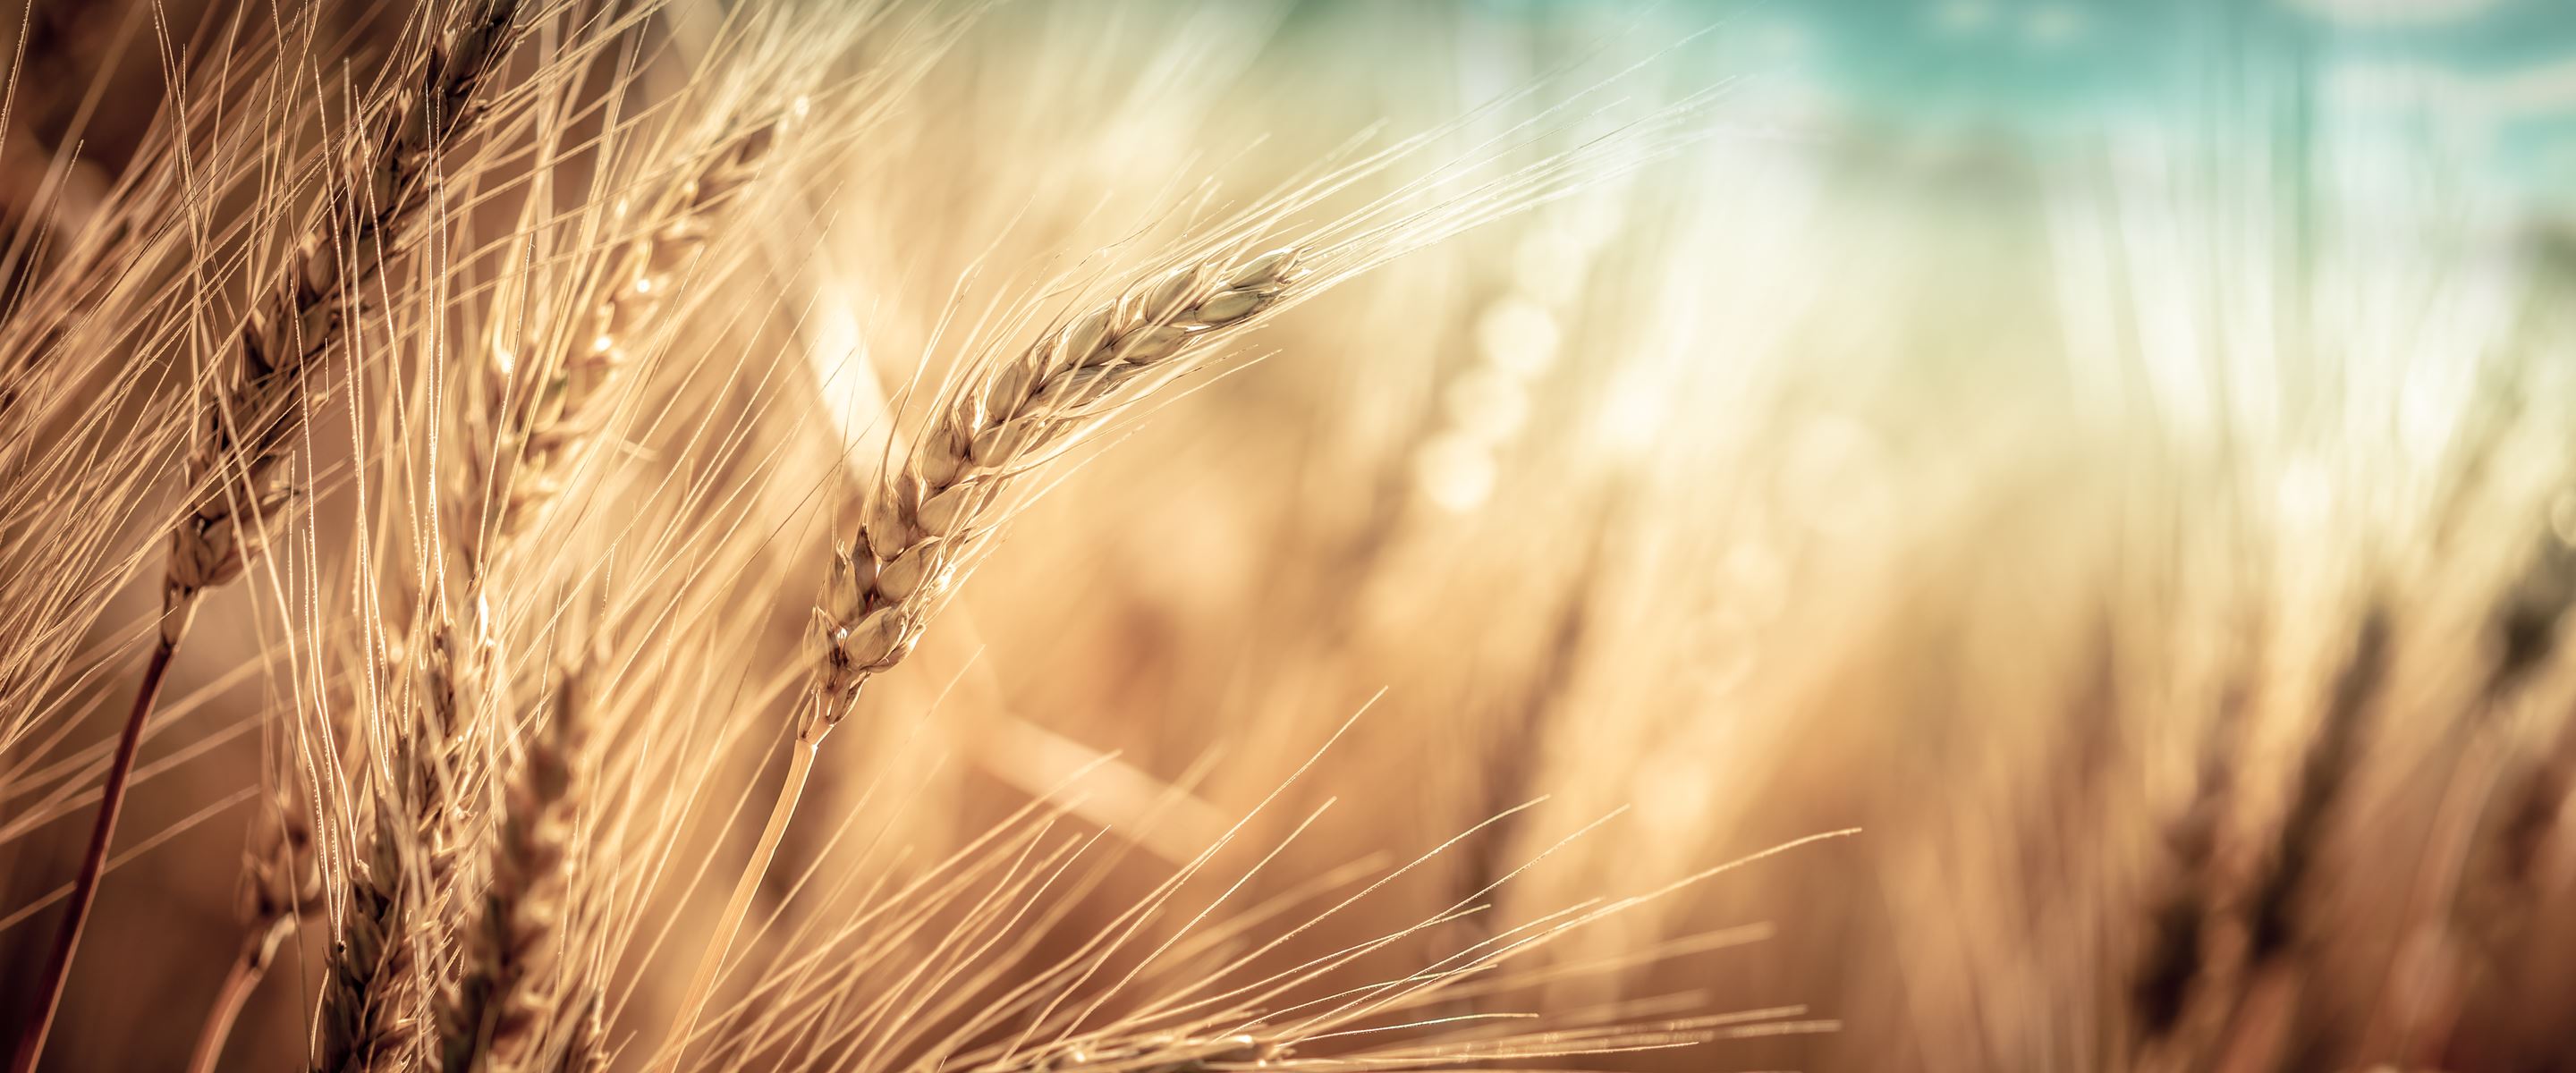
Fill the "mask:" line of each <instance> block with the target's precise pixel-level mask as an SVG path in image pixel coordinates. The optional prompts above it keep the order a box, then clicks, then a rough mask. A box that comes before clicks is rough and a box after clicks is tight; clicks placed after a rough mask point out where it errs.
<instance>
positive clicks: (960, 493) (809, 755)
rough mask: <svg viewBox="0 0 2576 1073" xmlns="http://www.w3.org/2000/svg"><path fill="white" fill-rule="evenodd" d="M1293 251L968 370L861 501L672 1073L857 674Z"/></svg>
mask: <svg viewBox="0 0 2576 1073" xmlns="http://www.w3.org/2000/svg"><path fill="white" fill-rule="evenodd" d="M1303 252H1304V251H1303V250H1302V249H1300V248H1299V247H1295V246H1290V247H1286V248H1282V249H1277V250H1273V251H1271V252H1269V253H1265V254H1262V255H1260V256H1258V257H1255V258H1252V259H1250V260H1248V261H1245V262H1243V263H1241V264H1238V265H1236V266H1234V267H1232V268H1231V269H1220V268H1219V266H1217V265H1214V264H1209V263H1203V262H1202V263H1192V264H1188V265H1183V266H1180V267H1177V268H1173V269H1170V270H1168V271H1165V272H1162V273H1160V274H1158V275H1156V276H1154V277H1153V278H1151V279H1149V280H1147V281H1146V282H1144V283H1142V284H1138V285H1137V286H1135V287H1134V288H1132V289H1130V290H1129V291H1127V293H1126V294H1125V296H1123V297H1121V298H1120V299H1119V300H1117V301H1116V302H1111V303H1106V304H1103V305H1100V306H1098V307H1096V308H1093V309H1091V310H1089V311H1088V312H1086V313H1084V314H1082V315H1081V316H1078V317H1075V318H1073V319H1072V320H1071V321H1070V322H1068V323H1065V324H1063V325H1062V326H1060V327H1057V328H1055V329H1053V330H1050V331H1049V332H1047V333H1046V335H1045V336H1044V337H1043V338H1041V339H1040V340H1039V341H1038V342H1037V344H1035V345H1034V346H1031V347H1029V348H1028V349H1027V350H1026V351H1024V352H1022V353H1020V354H1018V355H1016V356H1014V357H1009V358H1005V359H1001V360H998V361H990V362H984V363H980V364H978V365H977V366H976V367H975V368H974V369H973V370H972V371H971V372H970V373H969V374H968V375H967V376H966V377H965V378H964V379H963V380H961V381H960V382H959V383H958V384H956V385H955V387H954V388H953V390H951V391H949V392H947V393H946V398H945V400H944V402H943V403H942V404H941V405H940V406H939V407H938V408H937V410H936V412H935V413H934V414H933V415H932V418H931V424H930V427H929V428H928V429H926V430H924V432H923V434H922V436H921V437H920V438H919V439H918V440H917V441H915V442H914V444H913V445H912V447H911V450H910V451H909V452H908V453H907V454H906V455H905V456H904V458H903V460H902V462H901V464H900V465H898V466H896V467H894V471H893V472H892V473H889V474H887V475H885V476H884V478H883V479H881V480H880V481H879V482H878V484H877V487H876V489H875V491H874V493H873V494H871V496H870V497H869V502H868V506H867V509H866V511H865V513H864V519H865V520H864V523H863V524H862V525H861V526H860V528H859V533H858V538H857V539H856V540H854V541H852V542H851V543H849V544H848V545H846V546H843V547H840V548H836V549H834V552H833V556H832V576H831V579H830V581H829V582H828V583H827V584H826V585H825V587H824V590H823V594H822V596H821V598H820V599H819V600H818V601H817V603H816V606H815V609H814V623H815V649H816V653H815V655H816V662H817V668H816V673H815V676H814V680H813V683H812V685H811V686H810V687H809V688H808V689H807V691H806V697H805V699H804V701H803V703H802V704H801V705H800V707H799V709H798V713H799V714H798V716H797V721H796V740H795V741H794V742H793V743H791V745H790V753H789V756H788V771H787V778H786V780H785V782H784V783H783V784H781V786H780V787H779V792H778V799H777V801H776V803H774V804H773V805H772V806H771V809H770V815H769V822H768V824H767V825H766V826H765V827H764V828H763V829H762V831H761V835H760V840H759V841H758V842H757V843H756V844H755V845H754V846H753V849H752V854H751V859H750V861H749V862H748V863H746V864H745V866H744V868H743V871H742V875H741V877H740V878H739V879H737V880H736V881H735V884H734V889H733V896H732V897H731V899H729V900H728V902H727V904H726V906H725V908H724V910H723V912H722V914H721V915H719V916H718V917H717V918H716V930H715V932H714V933H713V934H712V935H711V936H710V937H709V940H708V943H707V949H706V953H705V954H704V955H703V956H701V957H700V959H699V961H698V967H697V972H696V974H695V975H694V976H693V977H692V979H691V981H690V984H689V989H688V991H687V992H686V993H685V994H684V996H683V998H682V999H681V1004H680V1016H679V1017H677V1018H676V1019H674V1020H673V1021H672V1023H671V1031H670V1037H669V1039H667V1040H666V1041H665V1043H664V1050H665V1051H666V1052H667V1054H668V1061H669V1063H670V1066H669V1068H673V1069H677V1068H680V1067H681V1065H682V1063H683V1062H684V1061H685V1058H686V1052H687V1046H688V1039H689V1035H690V1034H691V1033H692V1032H694V1031H695V1030H696V1026H697V1020H698V1017H699V1015H700V1014H702V1013H703V1012H704V1011H705V1008H706V1004H707V1001H708V999H709V998H710V997H711V996H712V995H713V993H714V989H715V980H716V975H717V973H718V972H719V971H720V970H721V969H722V968H723V964H724V959H725V955H726V954H727V953H728V952H729V951H730V949H731V947H732V945H733V940H734V937H735V935H737V934H738V933H739V932H740V931H741V928H742V922H743V918H744V917H745V916H747V915H748V914H749V913H750V911H751V901H752V898H753V896H754V895H755V893H757V891H758V890H759V887H760V882H761V879H762V877H763V876H765V875H767V873H768V870H769V862H770V860H771V858H773V857H774V856H776V854H777V851H778V843H779V840H780V839H781V838H782V837H783V836H784V835H785V834H786V831H787V826H788V824H789V823H790V822H791V821H792V820H793V818H794V816H795V812H796V803H797V800H798V798H800V797H801V796H802V795H803V792H804V787H805V783H806V780H807V778H808V777H809V776H810V775H811V773H812V771H813V765H814V758H815V755H816V752H817V751H818V749H819V747H820V746H821V745H822V742H823V738H824V736H825V735H827V734H829V733H831V730H832V728H833V727H834V726H837V725H839V724H840V722H841V720H842V719H843V718H844V717H845V716H847V715H848V713H849V711H850V708H851V706H852V704H854V703H855V702H856V701H857V699H858V694H859V690H860V688H861V687H862V686H864V685H865V684H866V683H867V680H868V679H869V678H870V677H872V676H874V675H876V674H879V673H882V672H884V671H886V670H889V669H891V668H893V667H894V666H895V664H897V663H900V662H902V661H903V658H904V657H905V656H906V655H909V654H910V653H911V652H912V649H913V646H914V645H915V644H917V643H919V642H920V640H921V634H922V630H923V629H924V627H926V626H927V625H928V624H929V621H930V617H931V615H932V613H933V612H934V611H936V610H937V608H938V606H939V605H940V604H941V602H942V601H943V598H944V597H945V596H946V595H947V593H948V591H949V588H950V586H951V585H952V584H953V583H954V582H955V581H956V580H957V578H958V576H959V574H960V573H962V572H963V570H964V568H965V567H966V566H967V565H968V564H969V563H970V562H971V560H972V557H973V556H974V554H975V553H976V552H977V551H979V550H980V549H981V548H982V547H983V546H984V545H985V544H986V543H987V542H988V541H989V540H990V539H991V537H992V536H993V534H994V533H995V532H996V528H995V527H996V526H997V525H998V523H999V522H1000V521H1001V517H1000V516H1001V515H1003V514H1005V513H1007V512H1006V511H1005V510H1003V509H1002V508H1003V507H1004V506H1005V505H1006V500H1005V498H1004V494H1005V491H1006V489H1007V488H1008V486H1009V485H1010V483H1011V482H1012V480H1013V479H1014V478H1017V477H1020V476H1023V475H1026V474H1027V473H1029V472H1030V471H1032V470H1034V469H1036V468H1038V467H1040V466H1043V465H1044V464H1045V463H1046V462H1047V461H1049V460H1050V459H1052V458H1054V457H1055V456H1056V455H1058V454H1060V453H1061V452H1062V451H1063V450H1064V449H1066V448H1067V447H1070V446H1071V445H1073V444H1074V443H1077V442H1079V441H1080V440H1082V439H1083V438H1085V437H1086V436H1087V435H1088V434H1090V433H1092V432H1095V431H1097V430H1099V429H1100V428H1101V427H1102V426H1104V425H1106V424H1107V423H1108V422H1110V421H1111V420H1113V419H1114V418H1115V417H1116V416H1117V415H1118V414H1119V413H1120V412H1122V411H1123V410H1124V409H1125V408H1126V407H1127V406H1128V405H1131V404H1133V403H1135V402H1136V401H1138V400H1139V399H1141V398H1142V397H1144V396H1145V395H1146V394H1149V393H1150V392H1151V391H1152V390H1153V389H1154V388H1156V387H1159V386H1161V385H1162V384H1163V383H1166V382H1168V381H1169V379H1170V378H1171V377H1172V376H1176V375H1178V374H1179V373H1182V372H1186V371H1187V370H1188V369H1189V368H1191V367H1192V363H1191V362H1189V361H1187V360H1184V359H1185V358H1187V357H1188V356H1190V355H1191V353H1192V352H1194V351H1204V350H1205V349H1206V347H1207V345H1208V344H1209V343H1211V342H1213V341H1215V340H1217V339H1219V338H1221V337H1224V336H1228V335H1232V334H1236V333H1235V332H1234V329H1239V328H1244V327H1247V326H1249V325H1252V324H1254V323H1257V322H1258V321H1259V320H1261V319H1262V318H1261V314H1263V313H1264V312H1266V311H1268V310H1270V309H1272V308H1274V307H1275V306H1277V305H1278V304H1279V302H1280V301H1281V300H1282V299H1283V298H1284V297H1286V296H1287V294H1288V292H1289V291H1290V289H1291V288H1292V287H1294V286H1295V284H1296V283H1297V282H1298V281H1299V280H1300V279H1302V278H1304V277H1305V275H1306V273H1305V272H1303V271H1302V270H1301V269H1300V266H1299V263H1298V262H1299V259H1300V256H1301V255H1302V254H1303Z"/></svg>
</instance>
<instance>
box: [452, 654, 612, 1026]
mask: <svg viewBox="0 0 2576 1073" xmlns="http://www.w3.org/2000/svg"><path fill="white" fill-rule="evenodd" d="M583 681H584V674H583V672H580V671H575V672H572V673H568V674H566V675H564V676H563V679H562V681H561V683H560V684H559V686H558V688H557V690H556V695H555V705H554V712H553V717H552V719H551V721H550V722H549V724H548V726H547V729H546V732H545V734H543V735H542V736H540V737H538V738H537V739H536V740H535V741H533V742H531V743H530V744H529V746H528V751H527V755H526V757H524V758H523V759H522V760H521V761H520V764H519V770H518V772H517V773H516V774H515V776H514V777H513V778H512V779H511V780H510V784H509V789H508V790H507V791H506V792H505V794H504V800H503V807H504V811H503V813H502V816H501V821H500V831H499V838H498V840H497V844H496V845H494V846H493V849H492V855H491V876H492V881H491V885H490V887H489V888H488V889H487V890H486V891H485V893H484V895H483V909H482V914H481V918H480V920H479V921H478V922H477V924H476V925H475V927H474V930H473V932H472V933H471V938H470V939H469V940H468V943H467V949H466V959H467V960H466V969H465V975H464V978H463V979H462V980H461V981H459V983H458V985H457V987H456V990H455V993H454V994H453V995H452V996H450V997H449V998H448V1001H447V1003H446V1008H445V1009H444V1010H442V1011H441V1015H440V1037H441V1038H440V1045H439V1063H440V1068H441V1069H443V1070H446V1071H448V1073H461V1071H465V1070H495V1071H508V1070H519V1069H525V1068H528V1067H529V1066H530V1065H531V1064H532V1060H533V1058H534V1056H535V1050H536V1044H537V1043H538V1042H539V1040H538V1034H539V1030H540V1029H542V1028H543V1027H544V1007H543V1003H544V1001H545V1000H546V999H549V998H552V997H553V996H552V995H550V994H549V993H548V991H547V988H546V985H545V980H544V977H545V976H546V975H547V970H548V966H549V964H550V962H551V961H552V960H553V959H554V957H555V951H556V949H557V946H558V944H559V942H560V938H559V936H558V935H557V931H558V929H559V927H560V925H561V923H562V918H563V902H564V896H565V885H566V862H567V860H568V857H567V853H566V851H567V848H568V846H569V844H570V842H571V834H572V816H573V809H574V807H575V805H576V803H577V802H578V801H579V800H580V792H579V791H580V787H579V784H578V783H577V782H576V781H575V780H576V775H577V773H578V771H579V770H580V766H579V765H580V758H581V752H582V744H583V739H584V732H585V729H586V727H585V724H586V721H587V719H588V713H587V712H585V711H584V709H585V708H586V707H588V704H587V703H586V701H585V700H584V699H583V696H582V683H583Z"/></svg>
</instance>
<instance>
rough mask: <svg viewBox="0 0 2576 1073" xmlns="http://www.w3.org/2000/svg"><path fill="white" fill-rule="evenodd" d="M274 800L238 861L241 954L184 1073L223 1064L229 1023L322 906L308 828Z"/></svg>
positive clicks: (206, 1071)
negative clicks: (245, 923) (299, 922)
mask: <svg viewBox="0 0 2576 1073" xmlns="http://www.w3.org/2000/svg"><path fill="white" fill-rule="evenodd" d="M273 796H275V797H277V798H279V799H278V800H273V801H271V802H270V804H269V808H270V811H269V812H267V813H265V814H264V816H263V819H267V818H270V817H273V818H274V822H262V823H261V824H260V826H259V828H258V831H257V833H256V834H255V835H254V836H253V840H252V844H251V848H250V849H249V850H248V851H247V852H245V853H244V854H243V855H242V856H243V868H242V902H243V908H244V910H245V912H244V914H243V915H245V916H247V917H249V918H250V925H249V927H247V928H245V929H243V932H242V944H241V951H240V952H239V953H237V954H235V955H234V957H233V963H232V967H231V968H230V969H228V970H226V972H225V974H224V982H223V986H221V987H219V988H217V989H216V991H215V1007H214V1009H213V1010H212V1011H211V1012H209V1013H208V1014H207V1015H206V1021H205V1024H204V1025H203V1026H201V1027H200V1028H199V1029H198V1031H197V1046H196V1050H195V1051H194V1053H193V1054H192V1055H191V1056H190V1058H189V1060H188V1070H189V1073H213V1071H214V1068H215V1063H216V1062H217V1061H219V1060H221V1059H222V1058H223V1053H224V1041H225V1040H227V1039H230V1038H231V1037H232V1031H233V1022H234V1021H235V1020H237V1019H239V1018H240V1016H241V1011H242V1006H243V1005H244V1004H245V1003H247V1002H248V1001H249V1000H250V995H251V992H252V991H254V990H256V989H258V987H259V982H260V980H261V978H263V977H265V976H267V975H268V968H269V966H270V965H272V964H274V963H275V962H276V960H277V950H278V947H279V946H280V945H282V944H284V943H285V941H286V936H287V934H288V933H289V932H291V931H292V930H294V927H295V922H296V918H297V917H299V916H301V915H302V914H304V913H307V912H310V911H312V910H313V909H314V908H315V907H317V906H318V905H319V904H320V903H321V899H322V870H321V861H320V859H319V857H317V856H316V855H315V854H314V852H313V850H314V845H313V830H312V827H311V826H310V825H308V824H306V823H305V822H304V821H303V817H302V816H300V815H299V814H298V813H297V812H296V803H295V802H294V800H292V799H291V798H287V797H286V796H285V795H283V794H278V795H273Z"/></svg>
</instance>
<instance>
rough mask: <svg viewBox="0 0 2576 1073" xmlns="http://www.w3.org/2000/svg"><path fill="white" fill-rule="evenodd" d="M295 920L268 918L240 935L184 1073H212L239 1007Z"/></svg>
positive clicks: (264, 973)
mask: <svg viewBox="0 0 2576 1073" xmlns="http://www.w3.org/2000/svg"><path fill="white" fill-rule="evenodd" d="M294 926H295V918H294V917H291V916H280V917H274V918H271V919H270V920H269V921H268V922H267V926H265V927H261V928H255V929H253V930H251V931H249V932H247V933H245V934H243V936H242V947H241V952H240V953H239V954H236V955H234V956H233V964H232V968H230V969H228V970H226V971H225V973H224V983H223V986H222V987H221V988H220V989H218V990H217V991H216V992H215V1008H214V1009H212V1010H210V1011H208V1012H207V1013H206V1023H205V1025H204V1026H202V1027H200V1028H199V1029H198V1030H197V1047H196V1050H195V1051H193V1052H191V1053H190V1054H189V1056H188V1073H214V1069H215V1062H216V1061H217V1060H218V1059H221V1058H222V1057H223V1055H224V1041H225V1040H227V1039H230V1038H232V1034H233V1022H235V1021H237V1020H240V1019H241V1011H242V1007H243V1006H245V1005H248V1004H249V1002H250V996H251V992H253V991H256V990H258V989H259V982H260V980H262V979H264V978H265V977H267V975H268V967H269V966H270V965H271V964H273V963H275V962H276V960H277V948H278V946H279V945H280V944H281V943H283V942H285V941H286V934H287V932H289V931H291V930H293V928H294Z"/></svg>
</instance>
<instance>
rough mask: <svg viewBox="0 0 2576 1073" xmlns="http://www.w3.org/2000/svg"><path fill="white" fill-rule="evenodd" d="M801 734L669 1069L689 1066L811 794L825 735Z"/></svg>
mask: <svg viewBox="0 0 2576 1073" xmlns="http://www.w3.org/2000/svg"><path fill="white" fill-rule="evenodd" d="M830 729H831V728H830V727H829V725H824V726H823V729H822V730H818V731H815V732H814V733H812V734H811V735H807V734H802V733H800V734H798V735H797V736H796V739H795V741H793V742H791V743H789V746H788V753H787V778H786V781H784V782H781V783H780V784H779V786H778V800H777V802H776V803H774V804H772V805H771V806H770V808H769V825H768V826H767V827H764V828H762V829H761V832H760V841H759V842H758V843H757V844H755V845H754V846H753V847H752V850H751V859H750V860H749V861H746V862H744V863H743V867H742V875H741V876H740V877H739V878H737V879H735V880H734V884H733V897H732V898H730V899H728V900H727V901H726V903H725V908H724V912H723V914H722V915H720V916H718V917H717V918H716V930H715V932H714V934H713V935H712V936H711V937H710V938H709V939H708V941H707V952H706V954H705V955H703V956H701V957H700V958H699V959H698V971H697V973H696V975H695V976H693V977H692V978H691V979H690V980H689V989H688V991H686V992H684V993H683V994H682V997H681V999H680V1015H679V1016H678V1017H676V1018H674V1019H672V1021H671V1035H670V1038H669V1039H667V1040H665V1041H663V1044H662V1049H663V1050H665V1051H667V1052H669V1054H670V1063H669V1065H668V1066H667V1067H666V1068H669V1069H673V1070H677V1069H680V1068H682V1067H683V1062H684V1061H685V1059H686V1058H687V1055H688V1045H689V1033H691V1032H694V1031H696V1030H697V1023H698V1017H699V1015H700V1014H703V1013H704V1012H706V1007H707V1000H708V999H709V998H711V997H713V995H714V991H715V983H716V972H717V970H719V969H721V968H723V967H724V959H725V955H726V954H727V953H729V952H730V951H731V950H732V948H733V940H734V937H735V936H736V935H738V934H740V933H741V931H742V922H743V918H744V917H747V916H749V915H751V900H752V898H753V896H754V895H757V894H758V893H759V892H760V881H761V879H762V878H763V877H765V876H767V875H768V874H769V861H770V859H771V858H773V857H776V856H777V855H778V842H779V840H780V839H781V838H784V837H786V834H787V823H788V821H789V820H792V819H794V818H795V816H796V802H797V800H798V799H800V798H802V797H804V796H805V781H806V779H807V778H808V777H810V776H811V775H812V774H813V773H814V756H815V754H816V753H818V752H820V751H821V748H822V744H823V734H824V733H826V732H828V731H829V730H830Z"/></svg>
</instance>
